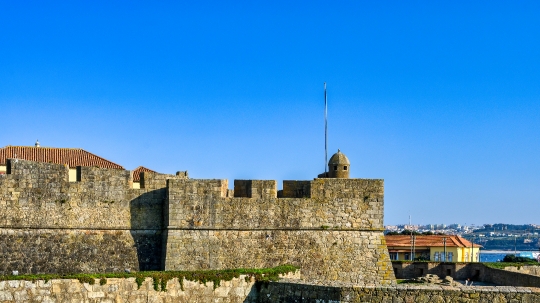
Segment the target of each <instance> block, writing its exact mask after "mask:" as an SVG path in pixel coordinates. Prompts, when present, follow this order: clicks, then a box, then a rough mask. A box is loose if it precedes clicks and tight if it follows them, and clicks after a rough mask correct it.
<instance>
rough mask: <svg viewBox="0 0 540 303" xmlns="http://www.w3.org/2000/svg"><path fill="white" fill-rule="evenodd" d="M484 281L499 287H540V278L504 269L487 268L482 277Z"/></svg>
mask: <svg viewBox="0 0 540 303" xmlns="http://www.w3.org/2000/svg"><path fill="white" fill-rule="evenodd" d="M481 278H482V281H487V282H490V283H494V284H497V285H513V286H526V287H540V277H539V276H533V275H528V274H523V273H518V272H511V271H507V270H504V269H496V268H489V267H487V266H486V267H485V269H484V271H483V272H482V275H481Z"/></svg>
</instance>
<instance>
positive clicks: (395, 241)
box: [384, 235, 482, 247]
mask: <svg viewBox="0 0 540 303" xmlns="http://www.w3.org/2000/svg"><path fill="white" fill-rule="evenodd" d="M384 237H385V239H386V246H388V247H411V246H412V243H411V236H410V235H386V236H384ZM443 238H446V246H447V247H456V246H457V247H471V244H472V243H471V242H470V241H469V240H467V239H464V238H462V237H460V236H457V235H444V236H443V235H433V236H428V235H416V240H415V243H414V245H415V246H417V247H418V246H426V247H442V246H444V242H443ZM474 247H482V246H481V245H478V244H474Z"/></svg>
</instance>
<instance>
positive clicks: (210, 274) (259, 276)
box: [0, 265, 298, 291]
mask: <svg viewBox="0 0 540 303" xmlns="http://www.w3.org/2000/svg"><path fill="white" fill-rule="evenodd" d="M297 269H298V267H296V266H293V265H281V266H277V267H274V268H262V269H253V268H238V269H224V270H199V271H140V272H135V273H105V274H40V275H17V276H13V275H5V276H0V281H9V280H24V281H32V282H35V281H38V280H44V281H45V282H48V281H49V280H53V279H75V280H79V282H81V283H88V284H90V285H94V284H95V283H96V280H99V284H100V285H104V284H106V283H107V280H106V279H107V278H135V282H136V283H137V288H140V287H141V285H142V283H143V282H144V280H145V279H146V278H152V280H153V281H152V284H153V286H154V289H155V290H156V291H160V290H161V291H165V290H166V287H167V282H168V281H169V280H172V279H174V278H178V281H179V282H180V287H181V288H182V290H184V284H183V281H184V279H185V280H188V281H194V282H199V283H202V284H205V285H206V283H207V282H213V283H214V289H216V288H217V287H219V286H220V285H221V281H230V280H232V279H233V278H239V277H240V275H246V276H247V277H246V280H250V279H251V278H254V279H255V281H256V282H269V281H277V280H278V279H279V275H281V274H287V273H290V272H295V271H296V270H297Z"/></svg>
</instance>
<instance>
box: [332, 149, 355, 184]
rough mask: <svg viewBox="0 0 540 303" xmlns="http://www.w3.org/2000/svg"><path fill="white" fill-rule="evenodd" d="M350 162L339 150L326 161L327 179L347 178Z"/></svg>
mask: <svg viewBox="0 0 540 303" xmlns="http://www.w3.org/2000/svg"><path fill="white" fill-rule="evenodd" d="M350 168H351V162H349V158H347V156H345V155H344V154H343V153H342V152H341V151H340V150H339V149H338V150H337V153H335V154H334V155H333V156H332V157H331V158H330V161H328V178H345V179H347V178H349V170H350Z"/></svg>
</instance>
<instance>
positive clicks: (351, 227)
mask: <svg viewBox="0 0 540 303" xmlns="http://www.w3.org/2000/svg"><path fill="white" fill-rule="evenodd" d="M68 174H69V170H68V168H67V167H65V166H64V165H58V164H52V163H38V162H31V161H24V160H13V159H11V160H9V161H8V167H7V174H6V175H3V176H1V177H0V249H1V251H0V274H5V273H11V271H13V270H18V271H19V272H20V273H53V272H58V273H64V272H115V271H124V270H126V269H129V270H150V269H152V270H159V269H166V270H197V269H224V268H234V267H244V268H246V267H254V268H260V267H273V266H277V265H281V264H285V263H290V264H294V265H298V266H300V267H301V269H302V270H301V272H302V275H303V278H304V279H306V280H311V281H316V280H330V281H344V282H353V283H358V284H369V285H386V284H392V283H394V280H395V278H394V273H393V270H392V266H391V263H390V259H389V256H388V252H387V249H386V245H385V242H384V236H383V203H384V185H383V181H382V180H369V179H315V180H313V181H284V184H283V190H282V191H278V190H277V185H276V181H271V180H270V181H261V180H236V181H235V184H234V190H229V189H228V182H227V180H219V179H218V180H194V179H188V178H187V174H180V175H177V176H175V175H162V174H154V173H147V172H145V173H143V174H142V175H141V188H140V189H133V188H132V184H131V183H132V179H133V178H132V176H131V175H130V174H131V173H130V171H125V170H119V169H103V168H96V167H78V168H77V182H69V177H68Z"/></svg>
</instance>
